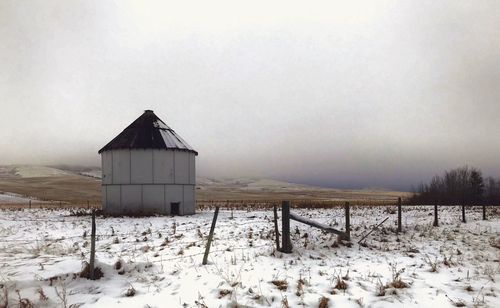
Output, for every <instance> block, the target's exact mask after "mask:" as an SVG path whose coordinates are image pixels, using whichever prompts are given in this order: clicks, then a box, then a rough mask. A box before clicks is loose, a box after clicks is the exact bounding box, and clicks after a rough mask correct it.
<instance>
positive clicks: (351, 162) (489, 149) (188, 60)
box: [0, 0, 500, 189]
mask: <svg viewBox="0 0 500 308" xmlns="http://www.w3.org/2000/svg"><path fill="white" fill-rule="evenodd" d="M0 107H1V108H0V164H17V163H30V164H32V163H37V164H54V163H67V164H74V163H76V164H86V165H99V164H100V158H99V156H98V154H97V151H98V150H99V149H100V147H102V146H103V145H104V144H106V143H107V142H108V141H109V140H111V139H112V138H113V137H114V136H116V135H117V134H118V133H119V132H121V131H122V130H123V129H124V128H125V127H126V126H127V125H128V124H130V123H131V122H132V121H133V120H134V119H135V118H137V117H138V116H140V115H141V113H142V112H143V110H144V109H153V110H154V111H155V113H156V114H157V115H158V116H159V117H160V118H162V119H163V120H164V121H165V122H166V123H167V124H169V125H170V126H171V127H172V128H173V129H174V130H175V131H176V132H177V133H179V134H180V135H181V136H182V137H183V138H184V139H186V141H188V143H190V144H191V145H192V146H193V147H194V148H195V149H196V150H197V151H199V153H200V155H199V156H198V159H197V166H198V175H205V176H266V177H274V178H279V179H284V180H289V181H295V182H305V183H312V184H321V185H327V186H337V187H369V186H384V187H391V188H402V189H405V188H408V187H409V186H410V185H411V184H412V183H416V182H418V181H420V180H421V179H427V178H429V177H430V176H432V175H433V174H435V173H440V172H441V171H443V170H444V169H447V168H453V167H458V166H460V165H463V164H469V165H474V166H477V167H479V168H481V169H482V170H483V171H484V173H485V175H493V176H500V164H499V160H500V139H499V133H500V1H495V0H492V1H456V0H450V1H362V2H357V1H343V2H335V1H325V2H315V1H298V2H294V1H290V0H288V1H255V0H254V1H235V0H231V1H200V2H194V1H185V0H184V1H173V2H165V1H158V2H150V1H117V2H111V1H62V0H61V1H47V0H43V1H5V0H0Z"/></svg>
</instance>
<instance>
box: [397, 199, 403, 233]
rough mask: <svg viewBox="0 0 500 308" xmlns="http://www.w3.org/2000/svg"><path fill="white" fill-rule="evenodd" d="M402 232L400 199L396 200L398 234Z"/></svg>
mask: <svg viewBox="0 0 500 308" xmlns="http://www.w3.org/2000/svg"><path fill="white" fill-rule="evenodd" d="M401 231H403V227H402V226H401V197H399V198H398V232H401Z"/></svg>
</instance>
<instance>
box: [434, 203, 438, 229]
mask: <svg viewBox="0 0 500 308" xmlns="http://www.w3.org/2000/svg"><path fill="white" fill-rule="evenodd" d="M432 225H433V226H434V227H437V226H438V225H439V223H438V206H437V204H434V223H433V224H432Z"/></svg>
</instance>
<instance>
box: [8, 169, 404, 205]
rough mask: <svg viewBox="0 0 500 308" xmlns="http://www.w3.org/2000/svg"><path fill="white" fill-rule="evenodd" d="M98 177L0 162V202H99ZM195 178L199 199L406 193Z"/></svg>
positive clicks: (390, 196) (85, 171) (351, 197)
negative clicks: (1, 164) (2, 164)
mask: <svg viewBox="0 0 500 308" xmlns="http://www.w3.org/2000/svg"><path fill="white" fill-rule="evenodd" d="M100 179H101V169H100V168H99V167H85V166H68V165H58V166H37V165H8V166H0V203H2V202H3V203H7V202H10V201H12V200H14V199H16V198H17V199H16V200H23V202H24V201H25V200H28V199H29V198H36V199H39V200H56V201H64V202H72V203H77V202H86V201H87V200H90V201H92V202H100V198H101V181H100ZM196 181H197V186H196V195H197V199H199V200H263V199H324V200H364V199H370V200H374V199H375V200H389V199H390V200H392V199H396V198H397V197H398V196H405V195H406V194H407V193H404V192H394V191H387V190H385V189H361V190H349V189H335V188H324V187H316V186H310V185H303V184H295V183H289V182H285V181H279V180H274V179H266V178H258V177H239V178H212V177H197V179H196ZM2 192H3V194H2ZM1 195H3V197H2V196H1ZM13 196H15V198H14V197H13Z"/></svg>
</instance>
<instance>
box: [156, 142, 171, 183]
mask: <svg viewBox="0 0 500 308" xmlns="http://www.w3.org/2000/svg"><path fill="white" fill-rule="evenodd" d="M153 152H154V153H153V160H154V161H153V168H154V171H153V174H154V183H156V184H173V183H174V152H173V151H167V150H153Z"/></svg>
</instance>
